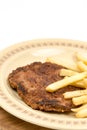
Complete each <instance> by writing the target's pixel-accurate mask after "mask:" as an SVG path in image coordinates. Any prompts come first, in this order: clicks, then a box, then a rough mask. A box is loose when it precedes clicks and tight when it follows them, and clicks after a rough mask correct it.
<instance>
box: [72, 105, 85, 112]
mask: <svg viewBox="0 0 87 130" xmlns="http://www.w3.org/2000/svg"><path fill="white" fill-rule="evenodd" d="M85 108H86V109H87V104H83V105H82V106H80V107H77V108H73V109H71V111H73V112H78V111H80V110H82V109H85Z"/></svg>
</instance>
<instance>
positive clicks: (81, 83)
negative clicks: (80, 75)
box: [71, 79, 87, 88]
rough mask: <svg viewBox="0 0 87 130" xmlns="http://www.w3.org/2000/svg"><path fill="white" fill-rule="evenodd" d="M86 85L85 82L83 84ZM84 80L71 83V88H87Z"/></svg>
mask: <svg viewBox="0 0 87 130" xmlns="http://www.w3.org/2000/svg"><path fill="white" fill-rule="evenodd" d="M85 83H86V82H85ZM85 83H84V79H83V80H81V81H78V82H75V83H72V84H71V85H72V86H75V87H79V88H87V85H85Z"/></svg>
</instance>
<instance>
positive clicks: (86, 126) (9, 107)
mask: <svg viewBox="0 0 87 130" xmlns="http://www.w3.org/2000/svg"><path fill="white" fill-rule="evenodd" d="M76 51H81V52H87V43H86V42H80V41H74V40H65V39H42V40H31V41H26V42H23V43H18V44H15V45H13V46H11V47H9V48H6V49H5V50H3V51H2V52H1V53H0V104H1V107H2V108H3V109H5V110H6V111H8V112H9V113H11V114H12V115H14V116H16V117H18V118H20V119H22V120H24V121H27V122H30V123H33V124H37V125H39V126H44V127H47V128H52V129H66V130H70V129H72V130H87V118H84V119H82V118H80V119H77V118H76V117H75V116H74V114H73V113H70V114H59V113H47V112H42V111H39V110H33V109H32V108H31V107H29V106H27V105H26V104H25V103H24V102H23V101H22V100H21V99H20V97H19V96H18V95H17V93H16V92H15V91H14V90H12V88H10V86H9V84H8V82H7V77H8V75H9V73H10V72H11V71H12V70H14V69H16V68H17V67H19V66H24V65H27V64H30V63H32V62H34V61H41V62H44V61H45V60H46V58H47V57H49V56H54V57H55V56H57V57H60V56H61V58H64V59H66V57H64V55H62V54H64V53H65V54H68V55H69V54H72V53H74V52H76ZM62 56H63V57H62Z"/></svg>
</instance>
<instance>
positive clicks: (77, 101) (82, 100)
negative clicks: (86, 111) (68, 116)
mask: <svg viewBox="0 0 87 130" xmlns="http://www.w3.org/2000/svg"><path fill="white" fill-rule="evenodd" d="M72 102H73V104H74V105H76V106H78V105H81V104H85V103H87V95H83V96H80V97H74V98H72Z"/></svg>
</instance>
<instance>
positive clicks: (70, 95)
mask: <svg viewBox="0 0 87 130" xmlns="http://www.w3.org/2000/svg"><path fill="white" fill-rule="evenodd" d="M63 95H64V98H66V99H69V98H73V97H78V96H82V95H87V89H85V90H76V91H71V92H66V93H64V94H63Z"/></svg>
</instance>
